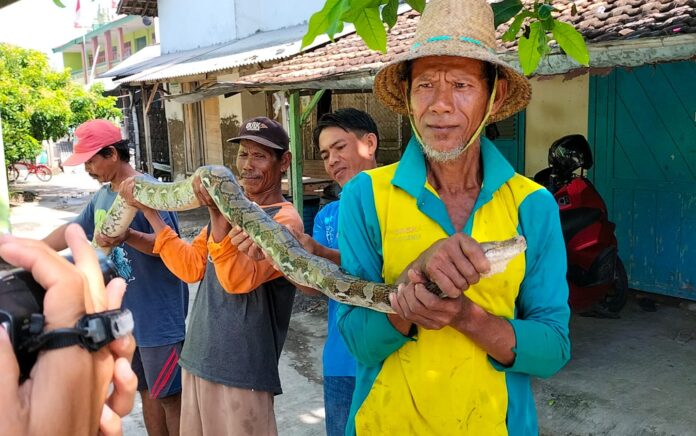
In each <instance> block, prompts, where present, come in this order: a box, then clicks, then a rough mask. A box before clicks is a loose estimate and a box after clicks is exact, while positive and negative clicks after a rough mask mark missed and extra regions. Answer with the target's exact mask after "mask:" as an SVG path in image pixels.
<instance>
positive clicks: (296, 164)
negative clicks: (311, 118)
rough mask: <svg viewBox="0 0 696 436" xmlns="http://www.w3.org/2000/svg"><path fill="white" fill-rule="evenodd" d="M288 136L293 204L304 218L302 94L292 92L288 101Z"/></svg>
mask: <svg viewBox="0 0 696 436" xmlns="http://www.w3.org/2000/svg"><path fill="white" fill-rule="evenodd" d="M288 103H289V107H288V113H289V116H288V127H289V129H288V130H289V131H288V135H289V136H290V153H292V162H291V164H290V180H289V182H290V192H291V193H292V202H293V203H294V204H295V209H297V213H298V214H299V215H300V217H302V218H304V215H303V210H304V190H303V187H302V161H303V160H304V154H303V153H302V128H301V127H300V125H301V117H302V112H301V111H300V92H299V91H291V92H290V98H289V100H288Z"/></svg>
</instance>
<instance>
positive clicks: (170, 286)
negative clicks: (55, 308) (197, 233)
mask: <svg viewBox="0 0 696 436" xmlns="http://www.w3.org/2000/svg"><path fill="white" fill-rule="evenodd" d="M75 137H76V139H77V142H76V143H75V147H74V148H75V150H74V151H75V152H74V154H73V155H72V156H70V157H69V158H68V159H67V160H66V161H65V163H64V165H67V166H74V165H80V164H82V163H84V164H85V169H86V171H87V173H89V175H90V176H91V177H92V178H94V179H96V180H98V181H99V182H100V183H103V184H104V185H103V186H102V187H101V189H99V191H97V192H96V194H95V195H94V196H93V197H92V198H91V199H90V202H89V204H88V205H87V206H86V207H85V208H84V209H83V210H82V212H81V213H80V215H79V216H78V217H77V218H75V220H74V222H76V223H78V224H79V225H80V226H82V228H83V229H84V230H85V233H86V234H87V236H88V237H89V238H96V241H97V243H98V244H99V245H100V246H110V247H117V248H116V249H115V250H114V251H113V252H112V253H114V252H119V253H120V254H119V255H123V256H124V257H125V263H124V262H120V263H124V264H125V265H126V266H127V267H130V268H127V269H130V270H131V271H130V273H126V274H125V275H127V276H128V277H124V278H126V280H127V282H128V292H126V295H125V297H124V299H123V306H124V307H125V308H128V309H130V311H131V312H132V313H133V317H134V319H135V331H134V335H135V339H136V343H137V349H136V351H135V355H134V356H133V362H132V366H133V371H135V373H136V375H137V376H138V391H139V392H140V395H141V397H142V401H143V418H144V420H145V427H146V428H147V432H148V434H149V435H168V434H174V435H178V434H179V416H180V409H181V405H180V404H181V373H180V368H179V365H178V360H179V353H180V351H181V348H182V346H183V340H184V334H185V324H184V321H185V318H186V311H187V305H188V287H187V286H186V285H185V284H184V283H183V282H182V281H181V280H179V279H178V278H176V277H175V276H174V275H173V274H172V273H171V272H169V270H168V269H167V267H166V266H165V265H164V263H163V262H162V261H161V259H160V258H159V257H158V256H156V255H153V253H152V249H153V245H154V234H153V233H154V232H153V229H152V227H151V226H150V224H149V223H148V221H147V219H145V217H144V216H143V214H142V213H140V212H139V213H138V214H137V215H136V216H135V218H134V219H133V222H132V223H131V225H130V227H129V229H128V231H127V232H125V233H124V234H123V235H121V236H119V237H116V238H108V237H106V236H104V235H101V234H97V235H94V229H95V226H96V223H97V222H99V221H100V220H102V219H104V217H105V216H106V212H107V211H108V210H109V208H110V207H111V204H112V203H113V201H114V199H115V198H116V195H117V193H118V189H119V187H120V185H121V182H123V181H124V180H125V179H126V178H128V177H131V176H135V175H139V174H140V173H138V172H137V171H136V170H135V169H133V167H131V165H130V163H129V161H130V150H129V148H128V142H127V141H126V140H123V138H122V137H121V130H120V129H119V128H118V127H117V126H116V125H114V124H113V123H111V122H110V121H107V120H91V121H87V122H85V123H83V124H82V125H80V126H79V127H78V128H77V130H75ZM160 214H161V217H162V219H163V220H164V221H165V222H166V223H167V224H168V225H169V226H171V227H172V228H173V229H175V230H176V231H177V232H178V220H177V217H176V214H174V213H173V212H160ZM66 226H67V224H64V225H62V226H60V227H59V228H57V229H55V230H54V231H53V232H52V233H51V234H49V235H48V236H46V238H44V241H45V242H46V243H47V244H48V245H50V246H51V247H52V248H53V249H55V250H63V249H65V248H66V244H65V237H64V232H65V227H66Z"/></svg>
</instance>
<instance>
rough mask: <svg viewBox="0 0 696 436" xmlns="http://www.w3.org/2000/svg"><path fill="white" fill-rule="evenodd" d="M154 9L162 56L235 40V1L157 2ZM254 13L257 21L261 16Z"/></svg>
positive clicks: (188, 0)
mask: <svg viewBox="0 0 696 436" xmlns="http://www.w3.org/2000/svg"><path fill="white" fill-rule="evenodd" d="M290 3H295V2H290ZM157 7H158V13H159V23H160V29H159V30H160V40H161V44H162V45H161V48H162V54H166V53H171V52H176V51H182V50H188V49H193V48H197V47H204V46H207V45H213V44H217V43H220V42H227V41H231V40H233V39H235V38H237V33H236V29H235V18H236V12H235V5H234V1H223V2H221V1H217V0H198V1H196V2H191V1H190V0H169V1H160V2H158V5H157ZM256 11H257V15H256V16H257V17H259V16H262V15H261V14H260V12H259V9H256ZM264 13H265V11H264ZM257 19H258V18H257Z"/></svg>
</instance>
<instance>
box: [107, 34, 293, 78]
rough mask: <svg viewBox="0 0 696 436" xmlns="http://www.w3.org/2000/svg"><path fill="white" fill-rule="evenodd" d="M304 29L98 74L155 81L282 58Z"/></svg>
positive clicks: (207, 48)
mask: <svg viewBox="0 0 696 436" xmlns="http://www.w3.org/2000/svg"><path fill="white" fill-rule="evenodd" d="M306 30H307V25H306V24H302V25H299V26H293V27H287V28H284V29H278V30H272V31H268V32H259V33H256V34H254V35H251V36H249V37H247V38H243V39H238V40H235V41H232V42H228V43H224V44H217V45H213V46H208V47H202V48H198V49H194V50H187V51H183V52H179V53H169V54H165V55H161V56H158V57H153V58H150V59H147V60H143V62H141V63H139V64H136V65H133V66H131V67H130V68H128V69H127V70H124V69H119V68H118V67H117V68H114V69H113V70H110V71H108V72H106V73H104V74H102V75H101V77H110V76H111V77H113V76H117V77H119V82H120V83H134V82H135V83H139V82H150V81H152V82H154V81H158V80H165V79H173V78H177V77H185V76H194V75H197V74H204V73H211V72H215V71H221V70H225V69H230V68H235V67H240V66H243V65H250V64H253V63H257V62H266V61H271V60H277V59H284V58H287V57H289V56H292V55H294V54H297V53H299V52H300V46H301V45H302V37H303V36H304V34H305V32H306ZM117 70H118V71H117ZM114 72H116V74H114Z"/></svg>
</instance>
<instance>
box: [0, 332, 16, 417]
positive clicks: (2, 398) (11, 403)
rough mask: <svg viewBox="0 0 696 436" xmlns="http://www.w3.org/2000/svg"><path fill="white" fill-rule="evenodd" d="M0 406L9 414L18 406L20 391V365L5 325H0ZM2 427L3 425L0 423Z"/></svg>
mask: <svg viewBox="0 0 696 436" xmlns="http://www.w3.org/2000/svg"><path fill="white" fill-rule="evenodd" d="M0 368H2V371H0V386H2V389H0V408H2V410H3V411H4V412H5V413H8V416H10V414H9V412H8V411H9V410H12V409H14V408H16V407H17V401H18V398H17V395H18V391H19V365H18V364H17V358H16V356H15V353H14V350H13V349H12V343H11V342H10V336H9V334H8V333H7V331H6V330H5V328H4V327H2V326H0ZM0 427H2V426H1V425H0Z"/></svg>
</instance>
